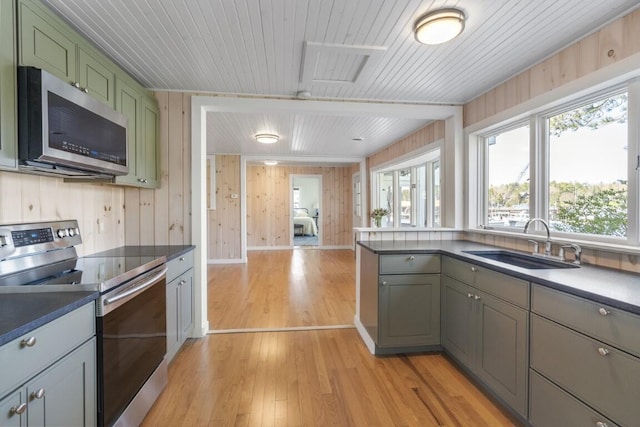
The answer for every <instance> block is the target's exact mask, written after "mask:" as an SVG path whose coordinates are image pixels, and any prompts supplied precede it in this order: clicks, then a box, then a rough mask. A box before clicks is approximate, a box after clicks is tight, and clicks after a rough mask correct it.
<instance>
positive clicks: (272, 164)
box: [262, 160, 278, 166]
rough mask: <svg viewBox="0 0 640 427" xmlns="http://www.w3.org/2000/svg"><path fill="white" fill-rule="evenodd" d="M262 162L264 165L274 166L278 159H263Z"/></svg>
mask: <svg viewBox="0 0 640 427" xmlns="http://www.w3.org/2000/svg"><path fill="white" fill-rule="evenodd" d="M262 163H264V164H265V165H267V166H275V165H277V164H278V161H277V160H265V161H264V162H262Z"/></svg>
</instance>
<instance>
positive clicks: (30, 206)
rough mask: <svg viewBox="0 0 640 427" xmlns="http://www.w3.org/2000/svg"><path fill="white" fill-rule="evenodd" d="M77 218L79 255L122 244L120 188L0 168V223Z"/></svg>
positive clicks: (122, 208)
mask: <svg viewBox="0 0 640 427" xmlns="http://www.w3.org/2000/svg"><path fill="white" fill-rule="evenodd" d="M64 219H77V220H78V223H79V225H80V232H81V236H82V244H81V245H79V246H77V248H76V249H77V251H78V254H79V255H86V254H91V253H94V252H98V251H102V250H106V249H111V248H115V247H118V246H122V245H124V190H123V188H122V187H116V186H111V185H106V184H80V183H66V182H64V181H63V180H62V179H60V178H50V177H44V176H37V175H26V174H20V173H12V172H2V171H0V224H13V223H21V222H37V221H50V220H64Z"/></svg>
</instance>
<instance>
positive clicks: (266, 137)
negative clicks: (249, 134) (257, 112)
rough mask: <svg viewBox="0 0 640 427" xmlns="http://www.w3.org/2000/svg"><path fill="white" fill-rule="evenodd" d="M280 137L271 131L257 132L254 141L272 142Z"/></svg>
mask: <svg viewBox="0 0 640 427" xmlns="http://www.w3.org/2000/svg"><path fill="white" fill-rule="evenodd" d="M279 139H280V137H279V136H278V135H276V134H273V133H259V134H257V135H256V141H258V142H260V143H261V144H273V143H274V142H278V140H279Z"/></svg>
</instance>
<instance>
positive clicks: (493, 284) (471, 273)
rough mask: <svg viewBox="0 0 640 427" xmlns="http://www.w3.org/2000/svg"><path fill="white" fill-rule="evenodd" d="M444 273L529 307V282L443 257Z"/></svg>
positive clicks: (521, 305) (506, 299)
mask: <svg viewBox="0 0 640 427" xmlns="http://www.w3.org/2000/svg"><path fill="white" fill-rule="evenodd" d="M442 273H443V274H446V275H447V276H449V277H451V278H453V279H456V280H459V281H461V282H463V283H466V284H468V285H471V286H475V287H476V288H478V289H480V290H481V291H484V292H487V293H489V294H491V295H493V296H496V297H498V298H501V299H503V300H505V301H508V302H510V303H512V304H515V305H518V306H520V307H524V308H529V282H527V281H526V280H522V279H517V278H515V277H511V276H508V275H506V274H502V273H498V272H497V271H493V270H490V269H488V268H485V267H480V266H477V265H475V264H471V263H468V262H464V261H460V260H457V259H454V258H451V257H443V258H442Z"/></svg>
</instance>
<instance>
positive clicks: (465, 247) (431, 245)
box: [358, 240, 640, 315]
mask: <svg viewBox="0 0 640 427" xmlns="http://www.w3.org/2000/svg"><path fill="white" fill-rule="evenodd" d="M358 244H359V245H360V246H362V247H363V248H366V249H369V250H371V251H372V252H374V253H376V254H381V255H384V254H395V253H407V254H423V253H438V254H443V255H448V256H451V257H453V258H457V259H460V260H463V261H467V262H472V263H474V264H476V265H481V266H485V267H487V268H489V269H491V270H495V271H499V272H501V273H505V274H509V275H511V276H514V277H519V278H521V279H524V280H527V281H530V282H534V283H538V284H541V285H544V286H547V287H550V288H554V289H557V290H559V291H563V292H567V293H570V294H573V295H576V296H580V297H583V298H587V299H590V300H592V301H596V302H599V303H602V304H607V305H610V306H611V307H616V308H619V309H621V310H625V311H629V312H632V313H634V314H638V315H640V275H639V274H635V273H629V272H625V271H620V270H613V269H608V268H604V267H595V266H590V265H586V264H582V265H581V266H580V268H567V269H547V270H531V269H527V268H522V267H516V266H512V265H509V264H505V263H502V262H499V261H493V260H490V259H486V258H482V257H479V256H476V255H471V254H467V253H465V252H463V251H469V250H482V249H485V250H489V249H494V250H495V249H500V250H508V251H510V252H518V251H514V250H511V249H505V248H500V247H496V246H490V245H485V244H481V243H475V242H468V241H464V240H460V241H458V240H453V241H429V242H393V241H380V242H358Z"/></svg>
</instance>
